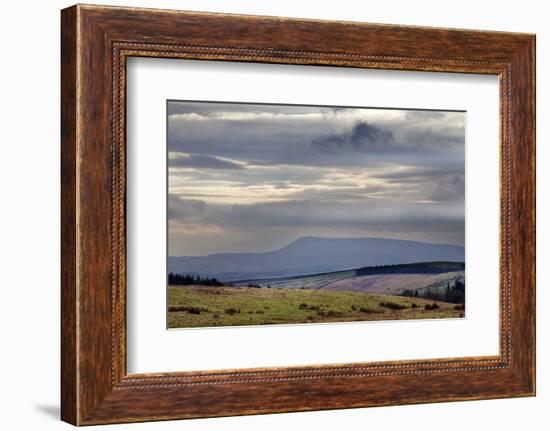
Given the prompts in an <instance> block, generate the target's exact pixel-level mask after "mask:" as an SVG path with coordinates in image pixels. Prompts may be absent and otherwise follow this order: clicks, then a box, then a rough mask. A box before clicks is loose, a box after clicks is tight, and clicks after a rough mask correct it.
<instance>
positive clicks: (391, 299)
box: [168, 286, 464, 328]
mask: <svg viewBox="0 0 550 431" xmlns="http://www.w3.org/2000/svg"><path fill="white" fill-rule="evenodd" d="M433 304H437V306H436V307H434V309H429V308H431V306H432V305H433ZM426 306H428V309H427V308H426ZM168 307H169V308H168V310H169V311H168V327H169V328H189V327H212V326H241V325H267V324H283V323H321V322H351V321H369V320H407V319H434V318H458V317H463V316H464V311H463V310H461V309H460V306H456V305H455V304H448V303H445V302H437V301H431V300H426V299H421V298H407V297H400V296H394V295H379V294H370V293H362V292H338V291H326V290H311V289H285V288H277V289H275V288H272V289H268V288H235V287H205V286H170V287H169V288H168Z"/></svg>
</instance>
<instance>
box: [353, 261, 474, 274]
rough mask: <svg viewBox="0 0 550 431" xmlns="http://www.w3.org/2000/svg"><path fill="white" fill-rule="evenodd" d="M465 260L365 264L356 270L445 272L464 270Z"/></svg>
mask: <svg viewBox="0 0 550 431" xmlns="http://www.w3.org/2000/svg"><path fill="white" fill-rule="evenodd" d="M464 268H465V265H464V262H419V263H402V264H397V265H378V266H365V267H363V268H358V269H356V270H355V273H356V275H378V274H443V273H445V272H454V271H464Z"/></svg>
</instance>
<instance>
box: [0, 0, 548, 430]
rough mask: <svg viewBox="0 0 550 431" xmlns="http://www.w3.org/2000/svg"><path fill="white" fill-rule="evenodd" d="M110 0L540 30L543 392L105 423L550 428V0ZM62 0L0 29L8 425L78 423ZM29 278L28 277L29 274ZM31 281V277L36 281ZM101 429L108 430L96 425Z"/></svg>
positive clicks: (29, 6)
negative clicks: (66, 247)
mask: <svg viewBox="0 0 550 431" xmlns="http://www.w3.org/2000/svg"><path fill="white" fill-rule="evenodd" d="M102 3H104V4H118V5H131V6H143V7H162V8H171V9H187V10H203V11H217V12H232V13H247V14H260V15H281V16H293V17H307V18H321V19H339V20H356V21H369V22H379V23H392V24H412V25H428V26H438V27H456V28H477V29H487V30H505V31H520V32H532V33H536V34H537V57H538V58H537V76H538V79H537V92H538V97H537V117H538V118H539V121H538V124H537V140H538V174H537V176H538V178H537V179H538V205H537V208H538V215H537V217H538V221H539V226H538V241H537V243H538V246H537V248H538V289H537V290H538V298H537V301H538V306H537V311H538V322H537V324H538V348H537V350H538V396H537V397H536V398H524V399H509V400H496V401H477V402H461V403H445V404H433V405H418V406H406V407H385V408H372V409H356V410H341V411H329V412H311V413H293V414H284V415H267V416H248V417H237V418H221V419H206V420H194V421H184V422H181V421H179V422H178V421H175V422H163V423H155V424H134V425H122V426H118V427H116V428H115V427H112V426H106V427H100V428H105V429H135V430H138V429H139V430H141V429H143V430H153V429H154V430H168V429H178V430H258V429H262V430H277V429H317V430H333V429H344V428H345V429H346V430H353V429H387V430H393V429H407V430H416V429H419V430H420V429H421V430H424V431H428V430H442V429H443V430H445V431H452V430H465V429H483V428H485V429H498V430H502V431H504V430H516V429H518V428H519V429H521V428H525V429H530V430H543V429H548V426H549V423H550V414H549V412H548V410H549V406H550V373H549V372H548V369H549V365H548V362H549V357H550V356H549V343H548V334H549V332H548V331H549V330H548V327H549V324H550V321H549V318H548V314H545V311H546V310H548V309H549V306H550V297H549V295H548V294H547V293H545V287H547V286H548V285H549V283H550V280H549V277H550V272H549V271H548V270H547V268H545V265H544V264H545V262H548V261H549V259H550V255H549V253H550V251H549V246H550V230H549V229H548V225H547V224H545V223H544V220H545V219H546V220H548V219H549V217H550V202H549V201H550V194H549V193H548V192H547V191H546V190H545V188H544V186H545V185H548V184H549V182H550V174H549V172H550V170H548V169H544V168H545V165H547V164H548V163H549V162H550V151H549V149H548V147H547V146H546V145H544V143H545V142H546V141H547V140H548V134H549V133H550V127H549V126H548V122H547V121H544V120H543V119H545V118H546V119H547V118H549V117H550V100H549V99H548V97H549V96H550V94H549V91H548V90H549V84H550V78H549V77H550V67H549V66H550V65H549V54H548V53H549V52H550V27H549V26H548V18H550V13H549V12H548V11H547V10H545V3H546V2H544V1H535V0H523V1H514V2H511V1H504V0H500V1H486V2H481V1H479V0H476V1H470V0H462V1H455V2H442V1H421V0H416V1H406V0H403V1H391V0H386V1H383V2H360V1H353V0H339V1H331V2H319V1H311V0H310V1H306V0H302V1H299V0H264V1H260V0H256V1H245V0H230V1H223V0H200V1H198V0H180V1H175V0H174V1H169V0H159V1H153V0H148V1H145V0H141V1H140V0H130V1H122V0H119V1H116V2H110V1H102ZM70 4H71V3H70V2H66V1H60V0H49V1H47V2H46V1H24V2H23V1H19V2H16V1H12V2H4V3H3V4H2V12H1V15H0V32H1V36H2V37H1V39H0V40H1V43H2V60H1V64H0V103H1V105H0V106H1V117H0V118H1V122H0V151H1V152H0V218H1V219H0V262H1V266H0V289H1V290H0V292H1V293H2V296H1V297H0V298H1V300H0V319H1V326H0V327H1V328H2V332H1V337H2V342H1V346H2V347H1V350H0V352H1V353H0V373H1V379H0V405H1V406H2V409H1V413H0V426H1V427H2V428H3V429H8V430H18V429H39V430H54V429H55V430H57V429H69V428H70V427H69V425H66V424H63V423H61V422H59V421H58V419H57V416H58V410H59V402H58V399H59V266H60V262H59V218H60V214H59V88H60V84H59V10H60V9H61V8H63V7H66V6H69V5H70ZM27 276H29V277H27ZM29 280H32V281H29ZM98 429H99V428H98Z"/></svg>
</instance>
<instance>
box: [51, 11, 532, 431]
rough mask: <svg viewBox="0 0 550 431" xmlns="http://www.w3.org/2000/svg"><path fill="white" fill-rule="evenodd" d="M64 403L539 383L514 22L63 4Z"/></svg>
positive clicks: (176, 401) (330, 395)
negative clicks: (482, 25) (478, 26)
mask: <svg viewBox="0 0 550 431" xmlns="http://www.w3.org/2000/svg"><path fill="white" fill-rule="evenodd" d="M61 36H62V37H61V42H62V95H61V98H62V99H61V100H62V104H61V105H62V154H61V158H62V346H61V349H62V403H61V405H62V419H63V420H65V421H67V422H70V423H72V424H75V425H91V424H103V423H117V422H138V421H149V420H166V419H179V418H196V417H213V416H228V415H240V414H257V413H274V412H289V411H307V410H321V409H336V408H353V407H368V406H381V405H395V404H412V403H426V402H441V401H451V400H473V399H488V398H502V397H514V396H532V395H534V394H535V285H534V283H535V172H534V170H535V165H534V160H535V130H534V124H535V123H534V120H535V112H534V100H535V80H534V70H535V69H534V65H535V58H534V57H535V54H534V52H535V51H534V47H535V38H534V36H533V35H528V34H512V33H499V32H484V31H469V30H450V29H433V28H421V27H402V26H388V25H377V24H365V23H350V22H329V21H313V20H296V19H286V18H274V17H253V16H239V15H220V14H207V13H196V12H179V11H165V10H149V9H133V8H119V7H103V6H91V5H90V6H81V5H78V6H73V7H71V8H68V9H65V10H63V11H62V35H61Z"/></svg>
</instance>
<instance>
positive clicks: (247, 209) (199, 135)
mask: <svg viewBox="0 0 550 431" xmlns="http://www.w3.org/2000/svg"><path fill="white" fill-rule="evenodd" d="M168 114H169V120H168V121H169V129H168V150H169V192H170V197H169V219H170V225H169V226H170V240H169V246H170V253H171V254H173V255H174V254H178V255H183V254H188V255H192V254H206V253H211V252H216V251H244V250H246V249H254V250H268V249H272V248H273V247H272V245H270V244H268V242H269V241H270V240H269V238H275V237H277V234H276V233H275V232H277V233H279V234H280V236H281V235H282V236H284V237H288V238H292V237H293V236H295V235H299V234H300V233H302V232H305V231H307V232H308V233H309V234H311V233H312V232H313V233H316V234H317V235H319V236H323V233H324V232H325V233H326V232H328V233H329V234H330V235H331V236H338V235H339V234H341V235H342V236H347V235H350V234H353V235H357V234H358V232H363V231H364V232H365V233H367V234H369V235H371V234H373V233H374V234H376V233H377V232H378V233H380V232H385V233H388V235H389V236H392V237H395V238H399V237H403V238H405V237H406V238H411V237H412V238H414V239H419V240H429V241H432V242H449V241H451V242H454V243H457V244H463V241H464V135H465V133H464V121H465V115H464V113H461V112H442V111H398V110H379V109H346V108H331V107H327V108H318V107H306V106H297V107H294V106H271V105H241V104H223V103H201V102H170V103H169V105H168ZM201 230H202V232H203V233H204V235H202V239H203V240H201V233H200V232H201ZM208 232H210V233H213V232H214V233H215V234H212V235H213V236H212V237H211V239H210V240H208V241H204V238H205V237H208ZM239 232H240V233H239ZM390 233H391V235H390ZM244 237H246V241H245V242H246V244H244V243H241V241H240V240H239V238H244ZM243 241H244V240H243ZM220 247H221V248H223V250H222V249H220Z"/></svg>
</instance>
